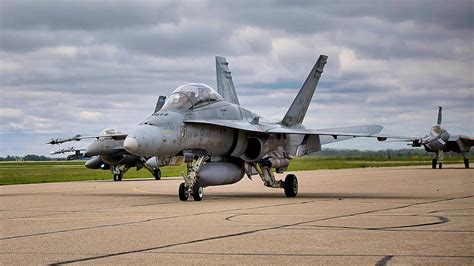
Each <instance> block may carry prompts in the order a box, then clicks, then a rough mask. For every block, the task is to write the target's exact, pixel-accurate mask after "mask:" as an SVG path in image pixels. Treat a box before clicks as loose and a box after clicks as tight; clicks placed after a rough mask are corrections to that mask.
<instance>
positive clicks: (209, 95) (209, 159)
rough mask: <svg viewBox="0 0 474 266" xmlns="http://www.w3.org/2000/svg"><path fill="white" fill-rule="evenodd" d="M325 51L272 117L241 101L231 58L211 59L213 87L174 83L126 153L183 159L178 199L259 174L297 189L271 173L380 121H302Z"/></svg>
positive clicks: (369, 131) (292, 180)
mask: <svg viewBox="0 0 474 266" xmlns="http://www.w3.org/2000/svg"><path fill="white" fill-rule="evenodd" d="M326 61H327V56H325V55H321V56H320V57H319V59H318V60H317V62H316V64H315V65H314V67H313V69H312V70H311V72H310V73H309V76H308V78H307V79H306V81H305V82H304V84H303V86H302V88H301V90H300V91H299V93H298V95H297V96H296V98H295V100H294V101H293V103H292V104H291V106H290V108H289V109H288V112H287V113H286V115H285V116H284V118H283V120H281V121H270V120H268V119H265V118H263V117H261V116H259V115H257V114H255V113H252V112H250V111H248V110H247V109H245V108H243V107H241V106H240V105H239V100H238V98H237V94H236V92H235V88H234V84H233V81H232V76H231V74H230V71H229V69H228V64H227V62H226V60H225V58H223V57H217V58H216V70H217V81H218V82H217V84H218V91H215V90H214V89H212V88H211V87H209V86H207V85H205V84H201V83H190V84H185V85H182V86H180V87H178V88H177V89H176V90H175V91H173V92H172V93H171V95H170V96H169V97H168V99H167V101H166V103H165V105H164V106H163V108H162V109H161V110H160V111H158V112H155V113H154V114H152V115H151V116H150V117H148V118H147V119H145V121H143V122H142V123H140V124H139V125H138V127H137V128H136V130H135V131H134V132H133V133H131V134H129V135H128V136H127V138H126V139H125V141H124V147H125V149H126V150H127V151H128V152H130V153H131V154H135V155H138V156H145V157H148V156H149V157H151V158H150V159H149V160H148V161H147V164H148V165H150V166H154V167H159V166H161V165H166V164H168V163H169V162H170V161H175V160H177V158H184V162H185V163H186V164H187V173H186V174H185V175H183V178H184V182H183V183H181V184H180V186H179V189H178V194H179V198H180V200H182V201H185V200H187V199H188V197H189V196H191V195H192V197H193V198H194V200H196V201H200V200H202V198H203V187H207V186H219V185H227V184H232V183H236V182H238V181H240V180H241V179H242V178H243V176H244V174H246V175H247V176H248V177H249V178H251V176H252V175H257V174H258V175H259V176H260V178H261V179H262V181H263V183H264V184H265V186H267V187H271V188H283V189H284V192H285V195H286V196H287V197H295V196H296V194H297V193H298V180H297V178H296V176H295V175H294V174H289V175H287V176H286V178H285V180H284V181H282V180H276V178H275V175H274V171H275V172H277V173H283V172H284V171H285V170H286V169H287V167H288V165H289V164H290V160H291V159H292V158H293V157H295V156H302V155H307V154H309V153H313V152H317V151H319V150H320V149H321V145H322V144H325V143H328V142H334V141H340V140H345V139H348V138H354V137H371V136H373V135H374V134H376V133H378V132H380V131H381V129H382V127H381V126H377V125H373V126H356V127H344V128H333V129H326V130H311V129H307V128H305V127H304V126H303V125H302V122H303V119H304V117H305V114H306V111H307V109H308V106H309V104H310V102H311V98H312V97H313V94H314V91H315V89H316V85H317V83H318V81H319V78H320V77H321V74H322V73H323V68H324V65H325V64H326Z"/></svg>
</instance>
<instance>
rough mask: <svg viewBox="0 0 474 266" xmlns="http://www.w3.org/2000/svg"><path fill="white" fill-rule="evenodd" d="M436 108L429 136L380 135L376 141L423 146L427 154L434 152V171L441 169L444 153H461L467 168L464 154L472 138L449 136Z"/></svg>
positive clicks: (441, 109)
mask: <svg viewBox="0 0 474 266" xmlns="http://www.w3.org/2000/svg"><path fill="white" fill-rule="evenodd" d="M438 108H439V109H438V119H437V121H436V125H434V126H433V127H431V130H430V134H429V135H426V136H425V137H418V136H417V137H405V136H393V135H380V136H379V137H378V138H377V139H378V140H379V141H385V140H387V138H392V139H401V140H404V141H409V142H411V146H412V147H421V146H423V147H424V148H425V150H426V151H427V152H434V153H435V154H436V155H435V158H433V160H432V161H431V167H432V168H433V169H436V166H438V167H439V168H440V169H441V168H443V159H444V152H450V151H451V152H456V153H462V155H463V158H464V167H465V168H469V159H468V158H467V157H466V153H467V152H469V151H470V150H471V147H472V146H473V145H474V137H469V136H465V135H451V134H449V132H448V131H447V130H446V129H445V128H443V127H442V126H441V122H442V119H443V113H442V111H443V108H442V107H441V106H439V107H438Z"/></svg>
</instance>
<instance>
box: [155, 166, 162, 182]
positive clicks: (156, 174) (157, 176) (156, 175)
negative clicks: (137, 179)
mask: <svg viewBox="0 0 474 266" xmlns="http://www.w3.org/2000/svg"><path fill="white" fill-rule="evenodd" d="M153 176H154V177H155V180H160V179H161V170H160V168H157V169H155V170H153Z"/></svg>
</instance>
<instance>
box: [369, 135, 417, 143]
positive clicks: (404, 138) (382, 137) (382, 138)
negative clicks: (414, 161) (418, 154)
mask: <svg viewBox="0 0 474 266" xmlns="http://www.w3.org/2000/svg"><path fill="white" fill-rule="evenodd" d="M374 137H377V139H378V140H379V141H385V140H387V139H394V140H400V141H406V142H412V141H421V140H422V139H423V137H421V136H403V135H396V134H376V135H374Z"/></svg>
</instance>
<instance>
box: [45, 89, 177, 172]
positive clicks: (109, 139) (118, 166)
mask: <svg viewBox="0 0 474 266" xmlns="http://www.w3.org/2000/svg"><path fill="white" fill-rule="evenodd" d="M165 100H166V97H165V96H160V97H159V99H158V102H157V104H156V107H155V112H158V111H159V110H160V109H161V107H162V106H163V104H164V103H165ZM126 137H127V134H124V133H121V132H119V131H118V130H116V129H104V130H102V132H101V133H100V134H99V135H98V136H82V135H80V134H78V135H75V136H74V137H71V138H65V139H61V138H56V139H52V140H51V141H49V142H48V143H47V144H53V145H54V144H61V143H65V142H70V141H80V140H83V139H96V140H95V141H94V142H92V143H91V144H89V145H88V146H87V147H86V149H81V150H76V149H74V147H69V148H67V149H61V150H59V151H56V152H52V153H51V154H60V153H67V152H75V154H73V155H69V156H68V157H67V159H68V160H74V159H81V158H83V157H84V156H86V157H92V156H93V157H92V158H91V159H89V160H88V161H87V162H86V163H85V166H86V167H87V168H90V169H102V170H110V171H112V174H113V178H114V181H121V180H122V178H123V175H124V174H125V173H126V172H127V171H128V170H129V169H130V168H132V167H136V168H137V170H140V169H141V168H145V169H147V170H148V171H149V172H150V173H151V174H152V175H153V176H154V177H155V179H156V180H159V179H161V170H160V169H159V167H150V166H148V165H147V164H146V161H147V159H148V157H143V156H137V155H132V154H130V153H129V152H127V151H126V150H125V149H124V148H123V141H124V139H125V138H126ZM81 151H85V153H84V154H82V153H80V152H81ZM168 163H169V164H170V165H173V164H174V163H176V164H180V162H179V161H170V162H168Z"/></svg>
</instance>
